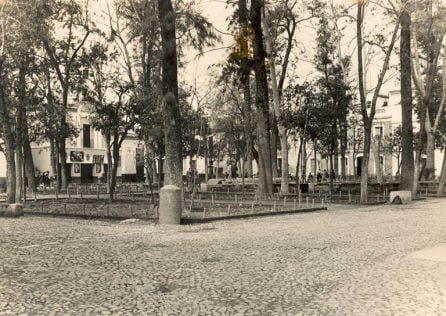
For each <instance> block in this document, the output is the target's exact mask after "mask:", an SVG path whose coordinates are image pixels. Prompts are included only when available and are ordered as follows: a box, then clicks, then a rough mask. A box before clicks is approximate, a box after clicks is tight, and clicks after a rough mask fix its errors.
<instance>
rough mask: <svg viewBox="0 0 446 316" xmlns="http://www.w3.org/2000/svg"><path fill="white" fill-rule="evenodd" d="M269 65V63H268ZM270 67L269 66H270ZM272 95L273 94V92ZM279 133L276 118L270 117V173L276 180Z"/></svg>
mask: <svg viewBox="0 0 446 316" xmlns="http://www.w3.org/2000/svg"><path fill="white" fill-rule="evenodd" d="M270 64H271V63H270ZM270 67H271V65H270ZM273 94H274V92H273ZM278 134H279V132H278V130H277V118H276V116H275V115H274V113H273V115H272V117H271V172H272V177H273V178H277V177H278V176H279V174H278V170H277V169H278V168H277V143H278V139H279V135H278Z"/></svg>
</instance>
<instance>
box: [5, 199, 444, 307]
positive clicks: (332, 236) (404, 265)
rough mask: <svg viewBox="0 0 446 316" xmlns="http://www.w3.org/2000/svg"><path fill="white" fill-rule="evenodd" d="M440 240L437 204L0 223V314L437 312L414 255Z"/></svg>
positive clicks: (440, 295)
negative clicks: (231, 217) (175, 222)
mask: <svg viewBox="0 0 446 316" xmlns="http://www.w3.org/2000/svg"><path fill="white" fill-rule="evenodd" d="M444 244H446V200H430V201H423V202H416V203H414V204H411V205H409V206H401V205H399V206H390V205H388V206H372V207H362V208H358V207H356V208H352V207H348V208H345V207H341V206H339V207H335V208H329V210H328V211H323V212H317V213H307V214H296V215H287V216H275V217H267V218H258V219H250V220H237V221H225V222H216V223H212V224H206V225H193V226H181V227H163V226H158V225H153V224H149V223H147V222H137V223H126V224H120V223H117V222H106V221H88V220H77V219H69V218H51V217H37V216H25V217H22V218H19V219H5V218H3V219H0V314H1V315H3V314H5V315H9V314H29V315H60V314H71V315H101V314H102V315H108V314H116V315H128V314H144V315H446V259H445V260H441V255H440V256H437V257H435V258H433V259H430V258H429V257H427V258H424V257H423V256H422V255H414V254H417V253H420V251H422V250H423V249H430V248H432V247H437V248H435V251H434V252H435V253H437V254H438V253H439V251H438V249H445V251H446V247H445V248H438V247H439V246H440V247H441V246H442V245H444ZM431 252H432V251H431ZM440 252H441V251H440ZM428 253H429V251H428ZM445 257H446V256H445ZM438 258H440V259H438Z"/></svg>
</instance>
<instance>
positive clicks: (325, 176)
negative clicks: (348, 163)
mask: <svg viewBox="0 0 446 316" xmlns="http://www.w3.org/2000/svg"><path fill="white" fill-rule="evenodd" d="M330 178H331V179H336V173H335V171H334V170H331V175H330V174H329V173H328V171H327V169H324V172H321V170H320V169H319V170H318V172H317V174H316V181H317V183H320V182H327V181H330ZM308 182H314V176H313V174H312V173H311V171H310V173H309V174H308Z"/></svg>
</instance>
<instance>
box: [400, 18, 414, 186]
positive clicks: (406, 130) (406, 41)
mask: <svg viewBox="0 0 446 316" xmlns="http://www.w3.org/2000/svg"><path fill="white" fill-rule="evenodd" d="M410 24H411V18H410V14H409V13H408V12H407V11H406V10H404V11H403V12H402V13H401V38H400V74H401V80H400V84H401V119H402V122H401V127H402V128H401V130H402V135H401V147H402V152H401V165H402V169H401V177H400V190H412V188H413V181H414V172H415V171H414V156H413V126H412V77H411V72H412V70H411V58H412V57H411V47H410ZM399 170H400V168H399V166H398V171H399Z"/></svg>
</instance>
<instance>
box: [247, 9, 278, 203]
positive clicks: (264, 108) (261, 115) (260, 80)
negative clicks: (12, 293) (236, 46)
mask: <svg viewBox="0 0 446 316" xmlns="http://www.w3.org/2000/svg"><path fill="white" fill-rule="evenodd" d="M262 8H263V1H262V0H252V1H251V25H252V29H253V33H254V34H253V36H254V40H253V51H254V57H253V64H254V73H255V81H256V108H257V111H256V120H257V139H258V146H259V150H258V152H259V186H258V194H259V195H260V196H264V197H268V198H269V197H271V196H272V193H273V182H272V169H271V168H272V164H271V142H270V121H269V106H268V82H267V78H266V66H265V50H264V47H263V32H262V17H261V12H262Z"/></svg>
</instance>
